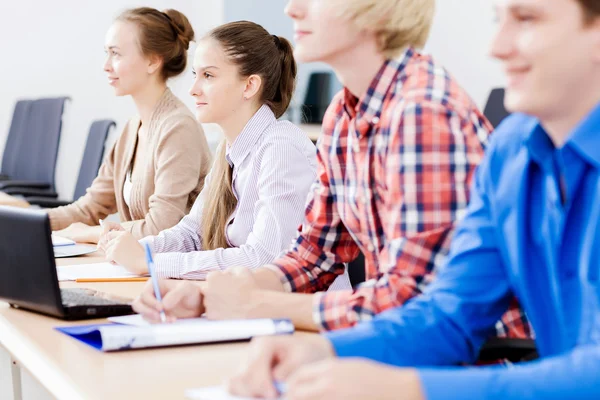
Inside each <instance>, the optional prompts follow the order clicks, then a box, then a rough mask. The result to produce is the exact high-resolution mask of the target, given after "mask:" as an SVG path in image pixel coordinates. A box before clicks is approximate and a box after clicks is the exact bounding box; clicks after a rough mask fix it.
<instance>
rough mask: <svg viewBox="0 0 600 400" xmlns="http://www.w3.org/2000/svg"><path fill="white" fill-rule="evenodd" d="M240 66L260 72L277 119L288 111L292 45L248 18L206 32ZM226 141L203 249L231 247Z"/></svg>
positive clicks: (216, 167)
mask: <svg viewBox="0 0 600 400" xmlns="http://www.w3.org/2000/svg"><path fill="white" fill-rule="evenodd" d="M206 37H207V38H210V39H213V40H215V41H216V42H217V43H218V44H219V46H220V47H221V49H223V51H224V53H225V55H226V57H227V59H228V60H229V61H230V62H232V63H233V64H234V65H236V66H237V67H238V70H239V74H240V76H243V77H248V76H251V75H258V76H260V77H261V80H262V87H261V91H260V95H259V102H260V103H262V104H266V105H268V106H269V107H270V108H271V110H272V111H273V113H274V114H275V116H276V117H277V118H279V117H281V116H282V115H283V113H285V111H286V110H287V108H288V106H289V104H290V101H291V100H292V95H293V94H294V89H295V86H296V73H297V66H296V61H295V60H294V54H293V49H292V45H291V44H290V42H289V41H288V40H286V39H285V38H283V37H280V36H274V35H271V34H270V33H269V32H267V31H266V30H265V29H264V28H263V27H262V26H260V25H258V24H255V23H254V22H248V21H237V22H231V23H228V24H225V25H221V26H219V27H217V28H215V29H213V30H212V31H210V32H209V33H208V34H207V35H206ZM226 149H227V144H226V142H225V141H223V142H222V143H221V144H220V146H219V149H218V150H217V154H216V158H215V162H214V164H213V168H212V170H211V173H210V175H211V178H210V182H209V183H208V187H207V193H206V194H207V196H206V198H205V200H206V203H205V205H204V210H203V212H202V245H203V250H214V249H218V248H228V247H230V246H229V244H228V243H227V237H226V235H225V229H226V228H227V221H228V220H229V217H230V216H231V214H232V213H233V212H234V211H235V207H236V206H237V198H236V197H235V194H234V193H233V188H232V169H231V167H230V165H229V163H228V162H227V159H226V158H225V152H226Z"/></svg>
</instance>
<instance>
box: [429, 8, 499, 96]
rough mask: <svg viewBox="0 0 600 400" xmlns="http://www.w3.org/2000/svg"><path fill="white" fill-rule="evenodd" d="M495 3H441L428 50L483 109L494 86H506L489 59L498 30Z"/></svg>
mask: <svg viewBox="0 0 600 400" xmlns="http://www.w3.org/2000/svg"><path fill="white" fill-rule="evenodd" d="M493 2H494V0H437V2H436V3H437V4H436V7H437V9H436V16H435V20H434V23H433V29H432V31H431V36H430V39H429V42H428V44H427V46H426V48H425V49H426V51H428V52H430V53H431V54H432V55H433V56H434V57H435V58H436V59H437V60H438V61H440V62H441V63H443V64H444V66H445V67H446V68H447V69H448V70H449V71H450V73H452V75H453V76H454V77H455V78H456V79H457V80H458V82H460V84H461V85H462V86H463V87H464V88H465V89H466V90H467V91H468V92H469V94H470V95H471V97H473V99H475V101H476V102H477V104H479V106H480V107H482V108H483V105H484V103H485V100H486V99H487V96H488V94H489V92H490V90H491V89H492V88H494V87H502V86H504V77H503V74H502V71H501V69H500V68H499V65H498V64H497V63H496V62H495V61H493V60H492V59H491V57H489V56H488V53H489V45H490V44H491V41H492V38H493V35H494V31H495V29H496V27H495V25H494V22H493V20H494V12H493Z"/></svg>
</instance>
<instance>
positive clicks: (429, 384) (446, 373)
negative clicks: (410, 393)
mask: <svg viewBox="0 0 600 400" xmlns="http://www.w3.org/2000/svg"><path fill="white" fill-rule="evenodd" d="M493 368H499V367H479V368H478V370H477V371H476V370H474V368H464V367H461V368H439V369H435V368H428V369H419V372H418V373H419V378H420V380H421V387H422V388H423V391H424V394H425V398H426V399H427V400H442V399H443V400H480V399H483V398H485V399H489V400H495V399H500V398H503V399H504V400H507V397H504V396H502V395H501V393H500V392H496V393H490V391H489V390H488V388H489V380H488V379H486V378H489V377H491V376H492V375H493ZM502 368H504V367H502ZM508 398H510V396H509V397H508Z"/></svg>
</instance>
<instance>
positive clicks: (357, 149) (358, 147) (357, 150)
mask: <svg viewBox="0 0 600 400" xmlns="http://www.w3.org/2000/svg"><path fill="white" fill-rule="evenodd" d="M353 149H354V152H355V153H358V152H359V151H360V146H358V145H356V146H354V147H353Z"/></svg>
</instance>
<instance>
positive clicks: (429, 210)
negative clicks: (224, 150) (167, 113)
mask: <svg viewBox="0 0 600 400" xmlns="http://www.w3.org/2000/svg"><path fill="white" fill-rule="evenodd" d="M491 130H492V127H491V126H490V124H489V122H487V120H486V119H485V117H484V116H483V115H482V114H481V113H480V111H479V110H478V109H477V106H476V105H475V104H474V103H473V101H472V100H471V99H470V98H469V96H468V95H467V94H466V92H465V91H464V90H463V89H462V88H461V87H460V86H459V85H458V84H457V83H456V82H455V81H454V79H452V78H451V77H450V76H449V74H448V73H447V72H446V70H444V69H443V68H442V67H441V66H439V65H438V64H436V63H435V62H434V61H433V60H432V59H431V58H430V57H428V56H425V55H421V54H419V53H417V52H415V51H414V50H412V49H409V50H407V51H406V52H405V53H404V55H403V56H402V58H401V59H399V60H389V61H386V63H385V64H384V65H383V66H382V68H381V69H380V71H379V73H378V74H377V76H376V77H375V79H374V80H373V82H372V83H371V85H370V87H369V89H368V91H367V93H366V94H365V96H364V97H363V98H362V99H360V101H359V100H358V99H357V98H356V97H354V96H353V95H352V94H350V93H349V92H348V91H347V90H345V91H343V92H341V93H339V94H338V95H337V96H336V97H335V99H334V100H333V102H332V104H331V106H330V107H329V109H328V110H327V113H326V115H325V119H324V122H323V132H322V136H321V138H320V140H319V143H318V150H317V162H318V167H317V182H316V183H315V184H314V185H313V187H312V189H311V193H310V194H309V198H308V204H307V209H306V216H305V221H304V224H303V227H302V232H301V234H300V236H299V237H298V239H297V241H296V243H295V245H294V246H293V247H292V249H291V250H290V251H289V252H288V253H287V254H285V255H284V256H283V257H282V258H279V259H278V260H276V261H275V262H274V265H272V266H270V267H269V268H272V269H273V270H274V271H276V272H277V273H278V274H280V276H281V281H282V283H283V285H284V287H285V288H286V290H288V291H293V292H306V293H314V292H319V293H317V294H316V295H315V297H314V300H315V302H314V313H313V314H314V315H313V316H314V320H315V322H316V323H317V324H318V325H319V326H321V327H322V328H323V329H326V330H330V329H338V328H343V327H348V326H352V325H354V324H355V323H357V322H359V321H361V320H364V319H369V318H371V317H372V316H373V315H374V314H377V313H380V312H382V311H384V310H386V309H388V308H391V307H395V306H399V305H402V304H404V303H405V302H406V301H407V300H409V299H410V298H412V297H414V296H416V295H418V294H419V293H421V291H422V290H423V288H424V287H425V286H426V285H427V284H428V283H429V282H431V280H432V278H433V274H434V271H435V269H436V268H438V267H439V266H441V265H442V264H443V262H444V259H445V258H446V257H445V256H446V255H447V254H448V250H449V244H450V240H451V236H452V231H453V224H454V222H455V221H456V220H458V219H460V218H461V217H462V216H463V214H464V212H465V210H466V207H467V203H468V201H469V182H470V179H471V176H472V174H473V172H474V169H475V167H476V166H477V165H478V164H479V162H480V161H481V159H482V156H483V151H484V144H485V143H486V142H487V138H488V135H489V133H490V132H491ZM359 249H360V250H361V251H362V252H363V253H364V255H365V264H366V278H367V281H366V282H365V283H363V284H361V285H359V286H358V287H357V288H355V289H354V291H332V292H323V291H324V290H326V289H327V288H328V287H329V285H330V284H331V283H332V282H333V280H334V279H335V278H336V277H337V276H338V275H339V274H341V273H343V271H344V268H345V266H344V263H348V262H350V261H352V260H353V259H354V258H356V257H357V255H358V253H359ZM516 315H517V316H518V321H513V323H511V326H508V327H507V326H502V327H499V328H501V329H504V330H505V331H509V332H511V333H512V334H513V335H512V336H515V335H516V336H521V337H522V336H525V333H526V332H525V328H523V326H524V325H523V321H522V320H521V319H520V313H519V311H518V309H517V310H516ZM512 319H514V316H513V318H512ZM525 325H526V326H528V325H527V324H525ZM527 332H528V331H527Z"/></svg>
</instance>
